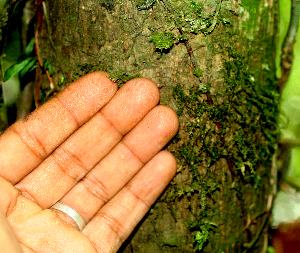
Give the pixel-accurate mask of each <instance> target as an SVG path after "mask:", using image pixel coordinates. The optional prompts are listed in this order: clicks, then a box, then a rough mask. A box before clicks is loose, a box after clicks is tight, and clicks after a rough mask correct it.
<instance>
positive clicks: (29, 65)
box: [20, 57, 38, 77]
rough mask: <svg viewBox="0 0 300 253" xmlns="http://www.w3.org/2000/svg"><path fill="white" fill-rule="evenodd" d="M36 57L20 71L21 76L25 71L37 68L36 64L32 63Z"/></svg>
mask: <svg viewBox="0 0 300 253" xmlns="http://www.w3.org/2000/svg"><path fill="white" fill-rule="evenodd" d="M36 61H37V58H35V57H34V58H32V60H31V61H30V62H29V63H28V64H27V65H26V66H25V67H24V68H23V69H22V70H21V71H20V76H21V77H23V76H25V75H26V73H28V72H31V71H32V70H34V69H36V68H38V65H35V66H34V64H35V63H36Z"/></svg>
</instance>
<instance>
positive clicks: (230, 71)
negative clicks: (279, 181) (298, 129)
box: [38, 0, 278, 253]
mask: <svg viewBox="0 0 300 253" xmlns="http://www.w3.org/2000/svg"><path fill="white" fill-rule="evenodd" d="M45 3H46V10H44V19H43V23H42V30H41V31H40V32H39V37H38V39H39V46H40V50H41V57H42V58H43V59H44V60H46V59H47V60H49V61H50V62H51V64H52V66H53V68H54V70H55V74H54V75H53V77H52V78H53V82H54V84H55V86H56V87H55V88H56V91H59V90H60V89H62V88H63V87H65V86H66V85H68V84H69V83H71V82H72V81H74V80H76V79H78V78H79V77H81V76H82V75H84V74H86V73H89V72H92V71H96V70H104V71H107V72H109V73H110V74H111V78H112V79H113V80H115V81H117V82H118V84H119V85H120V86H121V85H122V84H123V83H124V82H126V81H127V80H129V79H132V78H134V77H137V76H143V77H146V78H150V79H152V80H153V81H155V82H156V83H157V85H158V87H159V88H160V91H161V102H160V103H161V104H164V105H168V106H170V107H172V108H173V109H174V110H175V111H176V112H177V114H178V116H179V118H180V130H179V132H178V134H177V136H176V137H175V138H174V139H173V140H172V142H171V143H170V144H169V145H168V146H167V147H166V148H167V149H168V150H170V151H171V152H172V153H173V154H174V155H175V156H176V158H177V162H178V172H177V175H176V177H175V178H174V180H173V181H172V183H171V184H170V186H169V187H168V188H167V190H166V191H165V192H164V194H163V195H162V196H161V198H160V199H159V200H158V201H157V203H156V204H155V205H154V206H153V207H152V209H151V210H150V212H149V214H148V215H147V217H146V218H145V219H144V220H143V221H142V222H141V224H140V225H139V227H138V228H137V229H136V230H135V232H134V233H133V235H132V236H131V238H129V240H128V241H127V242H126V243H125V245H124V247H123V248H122V249H121V250H120V252H121V251H122V252H139V253H141V252H197V251H198V252H247V251H248V252H263V251H264V249H265V248H266V246H267V243H268V236H267V226H265V224H266V223H267V220H268V215H269V205H270V199H272V189H273V185H272V181H271V176H272V171H274V166H272V159H273V157H274V152H275V147H276V141H277V127H276V116H277V103H278V92H277V84H276V81H275V69H274V62H275V60H274V57H275V56H274V52H275V46H274V45H275V34H276V27H275V23H276V22H275V21H276V15H275V13H276V9H277V4H276V2H274V1H272V0H256V1H246V0H244V1H238V0H235V1H232V0H230V1H229V0H228V1H225V0H223V1H220V0H210V1H207V0H195V1H192V0H185V1H181V0H137V1H133V0H132V1H129V0H119V1H110V0H85V1H83V0H73V1H70V0H69V1H66V0H52V1H45ZM44 79H45V80H44ZM39 82H40V83H41V84H42V83H44V84H45V83H47V79H46V77H44V76H43V75H42V74H41V75H40V76H39ZM43 94H49V92H48V90H47V87H45V85H44V86H43V85H41V96H40V99H41V102H43V101H44V100H46V99H48V97H46V96H44V97H43Z"/></svg>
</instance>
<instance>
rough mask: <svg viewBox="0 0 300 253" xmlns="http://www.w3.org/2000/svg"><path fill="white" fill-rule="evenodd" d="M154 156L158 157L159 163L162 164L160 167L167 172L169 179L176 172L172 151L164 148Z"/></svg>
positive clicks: (175, 162)
mask: <svg viewBox="0 0 300 253" xmlns="http://www.w3.org/2000/svg"><path fill="white" fill-rule="evenodd" d="M156 157H157V159H159V162H160V164H162V167H161V169H162V170H163V171H164V173H166V174H167V178H168V179H169V181H171V180H172V179H173V178H174V177H175V175H176V172H177V161H176V158H175V157H174V155H173V154H172V153H170V152H169V151H166V150H162V151H160V152H159V153H158V154H157V155H156Z"/></svg>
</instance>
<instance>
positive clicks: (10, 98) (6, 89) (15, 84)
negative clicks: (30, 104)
mask: <svg viewBox="0 0 300 253" xmlns="http://www.w3.org/2000/svg"><path fill="white" fill-rule="evenodd" d="M2 94H3V100H4V104H5V105H12V104H13V103H15V102H16V100H17V98H18V96H19V94H20V79H19V75H14V76H13V77H11V78H10V79H9V80H8V81H6V82H3V83H2Z"/></svg>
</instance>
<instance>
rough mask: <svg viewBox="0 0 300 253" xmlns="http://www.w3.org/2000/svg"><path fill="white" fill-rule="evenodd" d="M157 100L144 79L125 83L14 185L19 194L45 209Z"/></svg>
mask: <svg viewBox="0 0 300 253" xmlns="http://www.w3.org/2000/svg"><path fill="white" fill-rule="evenodd" d="M158 101H159V92H158V89H157V86H156V85H155V84H154V83H153V82H151V81H150V80H148V79H142V78H138V79H134V80H131V81H129V82H128V83H127V84H125V85H124V86H123V87H122V88H121V89H120V90H119V91H118V92H117V93H116V95H115V96H114V97H113V98H112V100H111V101H110V102H109V103H108V104H107V105H106V106H105V107H104V108H103V109H102V110H100V112H99V113H97V114H96V115H95V116H94V117H93V118H92V119H91V120H90V121H88V122H87V123H86V124H85V125H83V126H82V127H81V128H80V129H79V130H77V131H76V132H75V133H74V134H73V135H71V136H70V137H69V139H67V140H66V142H64V143H63V144H62V145H61V146H60V147H58V148H57V149H56V150H55V151H54V152H53V154H52V155H51V156H49V157H48V158H47V159H46V160H45V161H44V162H43V163H42V164H41V165H40V166H39V167H37V168H36V169H35V170H34V171H33V172H32V173H31V174H29V175H28V176H27V177H25V178H24V179H23V180H22V181H21V182H20V183H18V184H17V185H16V187H17V188H18V189H20V190H21V192H22V194H23V195H24V196H26V197H28V198H29V199H31V200H33V201H35V202H36V203H38V204H39V205H40V206H41V207H42V208H48V207H50V206H51V205H53V204H54V203H55V202H56V201H57V200H59V199H61V198H62V197H63V196H64V195H65V194H66V193H67V192H68V191H69V190H70V189H71V188H72V187H73V186H74V185H75V184H76V183H77V182H78V181H79V180H80V179H81V178H83V177H84V176H85V175H86V174H87V173H88V172H89V171H90V170H91V169H92V168H93V167H94V166H95V165H96V164H97V163H98V162H99V161H100V160H101V159H102V158H103V157H104V156H105V155H106V154H108V153H109V152H110V150H111V149H112V148H113V147H114V146H115V145H116V144H117V143H118V142H119V141H120V140H121V139H122V136H123V135H125V134H126V133H127V132H128V131H130V130H131V128H133V127H134V126H135V125H136V124H137V123H138V122H139V121H140V120H141V119H142V118H143V117H144V116H145V115H146V114H147V113H148V112H149V111H150V110H151V109H152V108H153V107H154V106H155V105H156V104H157V103H158Z"/></svg>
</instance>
